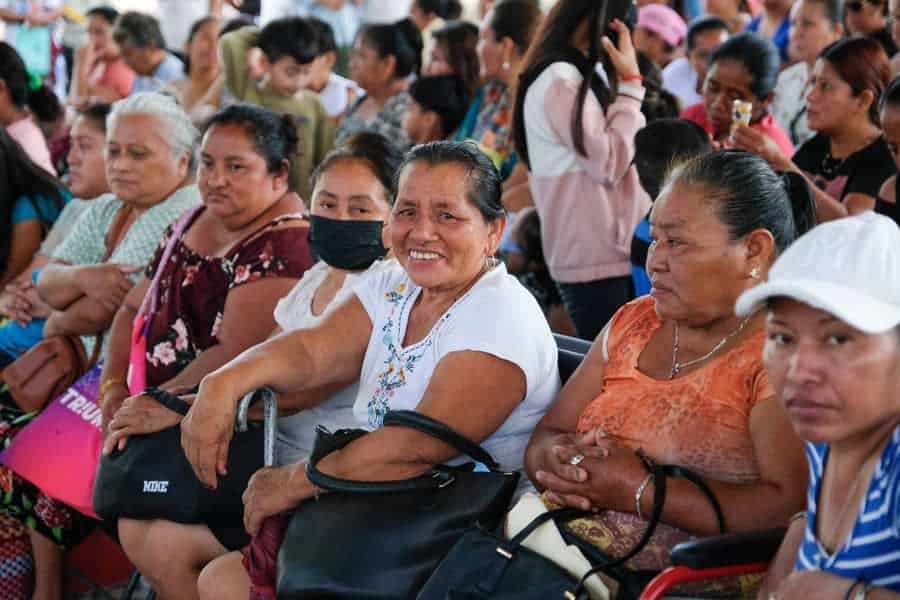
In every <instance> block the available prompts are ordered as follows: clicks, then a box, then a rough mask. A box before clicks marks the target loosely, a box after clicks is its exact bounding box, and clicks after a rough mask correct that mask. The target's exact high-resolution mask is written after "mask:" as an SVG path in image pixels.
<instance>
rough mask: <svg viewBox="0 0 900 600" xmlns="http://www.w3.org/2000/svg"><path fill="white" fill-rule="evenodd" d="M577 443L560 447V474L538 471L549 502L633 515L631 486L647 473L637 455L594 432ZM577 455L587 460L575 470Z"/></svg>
mask: <svg viewBox="0 0 900 600" xmlns="http://www.w3.org/2000/svg"><path fill="white" fill-rule="evenodd" d="M575 442H576V443H575V445H574V446H559V447H558V450H557V451H556V454H557V458H558V460H559V461H560V463H561V464H562V469H561V470H556V471H553V470H539V471H538V472H537V473H536V474H535V475H536V477H537V480H538V483H539V484H540V485H541V486H542V487H544V488H546V489H547V490H548V491H549V492H550V493H549V498H550V500H552V501H554V502H556V503H558V504H562V505H565V506H572V507H574V508H580V509H582V510H590V509H597V510H599V509H615V510H628V511H630V510H631V507H632V504H633V502H634V491H635V489H637V486H633V487H634V489H632V486H631V485H630V482H631V481H632V479H634V478H635V477H633V475H634V474H635V473H646V469H645V467H644V465H643V463H642V462H641V459H640V457H639V456H638V455H637V453H635V452H634V451H633V450H630V449H628V448H624V447H622V446H620V445H618V443H617V442H616V441H615V440H613V439H611V438H603V437H600V436H598V435H597V433H596V432H594V431H591V432H588V433H587V434H584V435H583V436H580V437H578V438H576V440H575ZM576 455H580V456H583V457H584V458H583V459H582V460H581V462H580V463H579V464H578V465H577V466H575V467H573V466H572V465H571V462H570V461H571V460H572V458H573V457H575V456H576ZM571 475H575V478H573V477H571Z"/></svg>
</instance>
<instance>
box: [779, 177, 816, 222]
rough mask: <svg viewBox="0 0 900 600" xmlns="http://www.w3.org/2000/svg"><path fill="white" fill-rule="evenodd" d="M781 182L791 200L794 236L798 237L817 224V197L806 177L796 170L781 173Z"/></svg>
mask: <svg viewBox="0 0 900 600" xmlns="http://www.w3.org/2000/svg"><path fill="white" fill-rule="evenodd" d="M781 182H782V184H783V185H784V189H785V191H786V192H787V195H788V199H789V200H790V202H791V212H792V213H793V216H794V237H795V238H798V237H800V236H801V235H803V234H804V233H806V232H807V231H809V230H810V229H812V228H813V227H815V226H816V199H815V197H814V196H813V193H812V190H811V189H810V187H809V182H808V181H806V178H805V177H804V176H803V175H801V174H799V173H795V172H794V171H786V172H783V173H781Z"/></svg>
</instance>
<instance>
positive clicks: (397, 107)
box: [335, 92, 412, 150]
mask: <svg viewBox="0 0 900 600" xmlns="http://www.w3.org/2000/svg"><path fill="white" fill-rule="evenodd" d="M367 97H368V96H363V97H362V98H360V99H359V100H357V101H356V104H354V105H353V106H352V107H351V108H350V110H348V111H347V114H346V115H345V116H344V120H343V121H341V125H340V127H338V130H337V133H336V137H335V146H340V145H341V144H343V143H344V141H345V140H346V139H347V138H348V137H350V136H351V135H353V134H354V133H357V132H359V131H374V132H375V133H380V134H381V135H383V136H385V137H386V138H387V139H389V140H391V141H392V142H394V144H395V145H396V146H397V147H398V148H400V149H403V150H405V149H406V148H409V147H410V146H412V141H411V140H410V139H409V137H408V136H407V135H406V130H404V129H403V117H404V115H406V111H407V109H408V108H409V101H410V97H409V94H408V93H407V92H400V93H399V94H397V95H395V96H392V97H391V98H390V99H389V100H388V101H387V102H386V103H385V104H384V107H383V108H382V109H381V112H379V113H378V116H376V117H375V118H374V119H372V120H370V121H364V120H363V119H360V118H359V117H357V116H356V113H357V111H358V110H359V107H360V106H361V105H362V103H363V102H364V101H365V99H366V98H367Z"/></svg>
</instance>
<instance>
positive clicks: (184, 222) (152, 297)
mask: <svg viewBox="0 0 900 600" xmlns="http://www.w3.org/2000/svg"><path fill="white" fill-rule="evenodd" d="M202 209H203V205H202V204H201V205H199V206H195V207H194V208H191V209H188V210H187V212H185V213H184V214H183V215H181V218H179V219H178V221H176V223H175V226H174V227H173V228H172V235H170V236H169V238H168V239H167V240H166V247H165V248H164V249H163V253H162V257H161V258H160V259H159V263H157V265H156V273H154V274H153V280H152V281H151V282H150V287H149V288H147V293H146V294H144V301H143V302H141V308H140V310H139V311H138V314H140V315H150V316H152V315H154V314H156V308H157V307H156V296H157V294H156V292H157V290H158V289H159V282H160V280H161V279H162V274H163V271H165V266H166V264H167V263H168V262H169V258H170V257H171V256H172V252H174V251H175V246H177V245H178V241H179V240H180V239H181V236H182V235H184V232H185V231H186V230H187V228H188V225H189V224H190V223H191V221H193V219H194V217H195V216H196V215H197V213H199V212H200V211H201V210H202ZM150 320H151V318H150V317H148V318H147V323H145V324H144V327H145V330H146V329H147V328H149V321H150Z"/></svg>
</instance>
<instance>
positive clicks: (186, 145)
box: [106, 92, 200, 170]
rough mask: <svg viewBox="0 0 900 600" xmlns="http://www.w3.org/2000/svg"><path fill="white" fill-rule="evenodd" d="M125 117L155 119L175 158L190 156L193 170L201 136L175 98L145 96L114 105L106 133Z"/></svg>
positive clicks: (108, 119) (150, 94)
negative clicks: (133, 116) (148, 117)
mask: <svg viewBox="0 0 900 600" xmlns="http://www.w3.org/2000/svg"><path fill="white" fill-rule="evenodd" d="M125 115H149V116H151V117H156V119H157V120H158V121H159V122H160V123H162V124H163V126H164V127H165V128H166V129H167V131H165V132H164V133H163V136H162V137H163V139H164V140H166V141H167V142H168V144H169V148H170V149H171V150H172V155H173V156H174V157H176V158H181V157H182V156H184V154H185V153H188V154H189V155H190V169H191V170H193V167H194V163H195V155H196V150H197V142H198V139H199V137H200V132H198V131H197V128H196V127H194V124H193V122H191V118H190V117H189V116H188V114H187V113H186V112H184V109H183V108H181V105H179V104H178V102H177V101H176V100H175V99H174V98H173V97H172V96H168V95H166V94H160V93H157V92H142V93H139V94H134V95H133V96H129V97H127V98H124V99H122V100H118V101H116V102H114V103H113V105H112V110H111V111H110V113H109V116H108V117H106V129H107V131H111V130H112V129H113V127H115V124H116V120H117V119H118V118H119V117H121V116H125Z"/></svg>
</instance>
